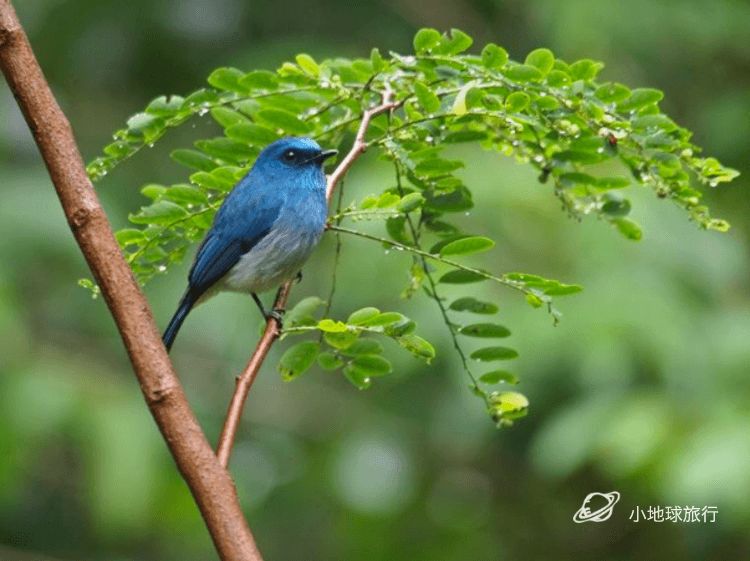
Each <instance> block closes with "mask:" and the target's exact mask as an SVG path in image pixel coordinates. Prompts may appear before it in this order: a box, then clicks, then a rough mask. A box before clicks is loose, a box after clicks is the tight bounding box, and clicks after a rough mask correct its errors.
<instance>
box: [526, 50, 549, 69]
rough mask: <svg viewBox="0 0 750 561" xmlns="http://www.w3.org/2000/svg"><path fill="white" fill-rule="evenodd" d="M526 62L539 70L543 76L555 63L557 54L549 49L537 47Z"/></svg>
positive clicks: (527, 57)
mask: <svg viewBox="0 0 750 561" xmlns="http://www.w3.org/2000/svg"><path fill="white" fill-rule="evenodd" d="M524 62H525V64H528V65H529V66H533V67H534V68H536V69H537V70H539V72H541V74H542V76H546V75H547V74H549V71H550V70H552V66H553V65H554V64H555V55H553V54H552V51H550V50H549V49H535V50H533V51H531V52H530V53H529V54H528V55H527V56H526V60H525V61H524Z"/></svg>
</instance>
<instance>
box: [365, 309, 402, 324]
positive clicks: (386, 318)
mask: <svg viewBox="0 0 750 561" xmlns="http://www.w3.org/2000/svg"><path fill="white" fill-rule="evenodd" d="M406 319H408V318H407V317H406V316H405V315H404V314H400V313H398V312H383V313H379V314H377V315H374V316H370V317H369V318H367V319H365V320H362V321H360V322H359V325H365V326H367V327H378V326H386V325H393V324H395V323H401V322H403V321H404V320H406Z"/></svg>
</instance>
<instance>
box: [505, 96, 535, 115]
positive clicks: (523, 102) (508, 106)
mask: <svg viewBox="0 0 750 561" xmlns="http://www.w3.org/2000/svg"><path fill="white" fill-rule="evenodd" d="M530 102H531V98H530V97H529V96H528V94H526V93H524V92H513V93H512V94H510V95H509V96H508V97H507V98H505V110H506V111H508V113H519V112H521V111H523V110H524V109H526V108H527V107H528V106H529V103H530Z"/></svg>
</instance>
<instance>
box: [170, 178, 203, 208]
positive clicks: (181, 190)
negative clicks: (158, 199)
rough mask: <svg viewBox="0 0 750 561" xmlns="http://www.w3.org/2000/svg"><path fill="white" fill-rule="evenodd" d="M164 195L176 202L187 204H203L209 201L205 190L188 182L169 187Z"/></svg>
mask: <svg viewBox="0 0 750 561" xmlns="http://www.w3.org/2000/svg"><path fill="white" fill-rule="evenodd" d="M164 197H165V198H167V199H169V200H170V201H173V202H175V203H178V204H180V203H182V204H185V205H203V204H206V203H208V197H206V194H205V193H204V192H203V191H201V190H200V189H196V188H195V187H193V186H192V185H186V184H178V185H173V186H172V187H170V188H169V189H167V191H166V192H165V193H164ZM188 208H190V206H188Z"/></svg>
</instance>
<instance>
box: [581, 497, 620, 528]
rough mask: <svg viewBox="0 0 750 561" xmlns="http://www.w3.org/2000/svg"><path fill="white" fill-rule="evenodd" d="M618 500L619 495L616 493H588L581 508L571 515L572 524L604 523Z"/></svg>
mask: <svg viewBox="0 0 750 561" xmlns="http://www.w3.org/2000/svg"><path fill="white" fill-rule="evenodd" d="M619 500H620V493H618V492H617V491H610V492H609V493H596V492H594V493H589V494H588V495H586V498H585V499H583V504H582V505H581V508H579V509H578V511H577V512H576V513H575V514H574V515H573V522H575V523H576V524H581V523H583V522H604V521H605V520H609V517H610V516H612V512H613V511H614V508H615V505H616V504H617V501H619Z"/></svg>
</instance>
